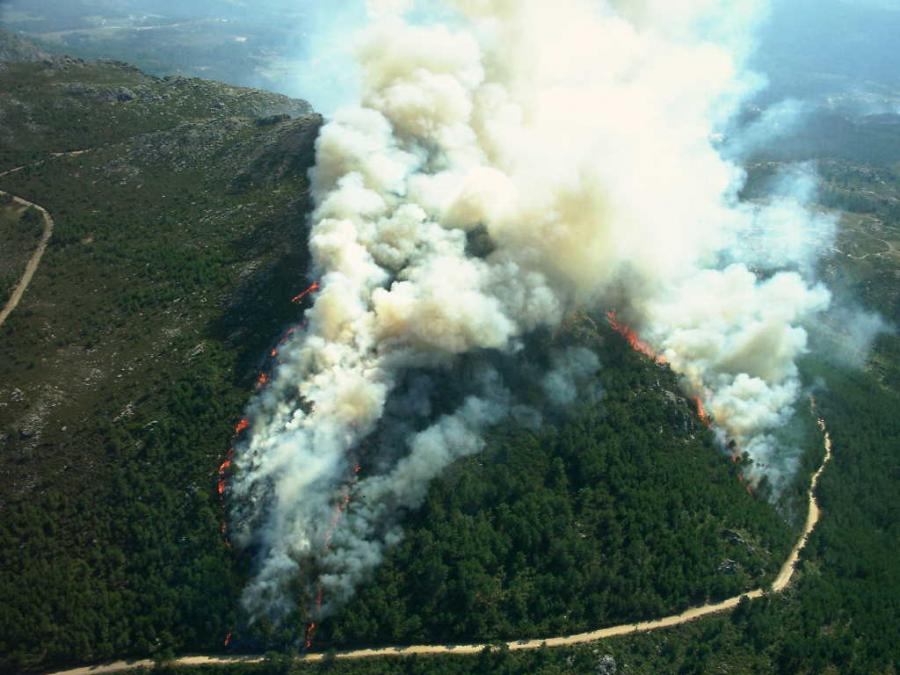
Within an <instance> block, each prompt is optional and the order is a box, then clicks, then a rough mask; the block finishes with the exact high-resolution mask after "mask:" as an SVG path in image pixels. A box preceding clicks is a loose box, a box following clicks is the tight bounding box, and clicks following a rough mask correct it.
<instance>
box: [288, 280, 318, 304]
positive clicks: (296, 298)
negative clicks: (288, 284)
mask: <svg viewBox="0 0 900 675" xmlns="http://www.w3.org/2000/svg"><path fill="white" fill-rule="evenodd" d="M317 290H319V282H318V281H314V282H312V284H310V286H309V288H307V289H306V290H305V291H302V292H301V293H298V294H297V295H295V296H294V297H293V298H291V302H293V303H294V304H297V303H298V302H300V301H301V300H303V298H305V297H306V296H307V295H309V294H310V293H315V292H316V291H317Z"/></svg>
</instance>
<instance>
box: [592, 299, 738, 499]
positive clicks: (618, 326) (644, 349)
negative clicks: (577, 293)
mask: <svg viewBox="0 0 900 675" xmlns="http://www.w3.org/2000/svg"><path fill="white" fill-rule="evenodd" d="M606 320H607V321H608V322H609V325H610V327H611V328H612V329H613V330H614V331H616V332H617V333H618V334H619V335H621V336H622V337H624V338H625V340H627V341H628V344H629V346H630V347H631V348H632V349H633V350H634V351H636V352H638V353H639V354H643V355H644V356H646V357H648V358H649V359H652V360H653V361H655V362H656V363H658V364H659V365H665V364H666V363H667V361H666V357H664V356H661V355H659V354H657V353H656V351H655V350H654V349H653V347H651V346H650V345H649V344H647V343H646V342H644V341H643V340H641V338H640V337H638V334H637V333H635V332H634V331H633V330H632V329H631V327H630V326H629V325H628V324H625V323H622V322H621V321H619V318H618V315H617V314H616V312H615V310H610V311H608V312H607V313H606ZM694 404H695V405H696V406H697V417H699V418H700V421H701V422H703V424H705V425H706V426H707V427H712V419H711V418H710V416H709V413H708V412H707V411H706V407H705V406H704V405H703V401H702V399H701V398H700V397H699V396H695V397H694ZM731 461H732V462H734V463H735V464H737V463H738V462H740V461H741V456H740V454H739V453H738V451H737V449H735V451H734V454H733V455H732V457H731ZM738 480H739V481H740V483H741V485H743V486H744V489H745V490H746V491H747V494H748V495H750V496H751V497H753V496H755V494H754V491H753V483H752V482H751V481H750V480H748V479H747V478H746V477H745V476H744V474H743V472H741V473H739V474H738Z"/></svg>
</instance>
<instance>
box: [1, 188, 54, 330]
mask: <svg viewBox="0 0 900 675" xmlns="http://www.w3.org/2000/svg"><path fill="white" fill-rule="evenodd" d="M7 173H9V172H7ZM0 196H3V197H7V196H9V197H12V199H13V201H14V202H15V203H16V204H19V205H20V206H24V207H25V208H29V207H31V208H34V209H36V210H37V211H38V213H40V214H41V217H42V218H43V219H44V232H43V234H41V240H40V242H38V245H37V248H36V249H35V250H34V253H32V254H31V258H29V260H28V264H27V265H26V266H25V272H24V273H23V274H22V278H21V279H19V283H18V284H16V287H15V289H14V290H13V292H12V295H11V296H10V297H9V300H8V301H7V302H6V305H5V306H4V307H3V309H0V327H2V326H3V324H4V323H5V322H6V319H7V317H8V316H9V315H10V314H12V311H13V310H14V309H15V308H16V306H17V305H18V304H19V301H20V300H21V299H22V296H23V295H25V291H27V290H28V284H30V283H31V278H32V277H33V276H34V273H35V272H36V271H37V268H38V265H40V264H41V258H43V257H44V251H46V250H47V244H48V243H49V242H50V237H52V236H53V218H51V217H50V214H49V213H47V210H46V209H45V208H44V207H43V206H38V205H37V204H33V203H32V202H29V201H27V200H25V199H22V198H21V197H16V196H14V195H10V194H9V193H8V192H3V191H2V190H0Z"/></svg>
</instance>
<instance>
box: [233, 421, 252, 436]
mask: <svg viewBox="0 0 900 675" xmlns="http://www.w3.org/2000/svg"><path fill="white" fill-rule="evenodd" d="M249 427H250V420H248V419H247V418H244V419H242V420H241V421H240V422H238V423H237V424H235V425H234V433H235V434H239V433H241V432H242V431H245V430H246V429H247V428H249Z"/></svg>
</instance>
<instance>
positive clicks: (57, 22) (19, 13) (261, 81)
mask: <svg viewBox="0 0 900 675" xmlns="http://www.w3.org/2000/svg"><path fill="white" fill-rule="evenodd" d="M363 2H364V0H0V25H2V26H4V27H6V28H10V29H13V30H18V31H24V32H27V33H30V34H33V35H38V36H40V37H42V38H43V39H44V40H46V41H48V42H50V43H52V44H55V45H56V46H57V48H58V49H60V50H63V51H68V52H74V53H78V54H79V55H83V56H109V57H113V58H119V59H122V60H127V61H131V62H134V63H137V64H138V65H139V66H141V67H143V68H145V69H147V70H149V71H151V72H153V73H155V74H165V73H172V72H181V73H184V74H188V75H198V76H203V77H209V78H213V79H221V80H225V81H229V82H233V83H236V84H242V85H248V86H257V87H265V88H268V89H274V90H277V91H281V92H284V93H287V94H290V95H292V96H298V97H303V98H307V99H309V100H310V101H311V102H312V103H313V104H314V105H315V106H316V107H317V108H318V109H320V110H322V111H324V112H326V113H327V112H330V111H331V110H332V109H333V108H334V107H335V106H336V105H337V104H338V103H339V102H341V101H342V100H345V99H346V98H348V97H349V96H351V95H352V91H353V89H354V72H353V68H352V66H351V65H350V63H349V61H348V59H347V58H346V53H347V48H348V41H346V40H344V41H341V40H338V39H335V36H347V35H349V34H350V33H351V31H352V28H353V27H354V26H358V25H359V23H360V21H361V19H362V6H363ZM898 35H900V0H853V1H852V2H851V1H849V0H846V1H845V0H776V2H775V10H774V12H773V17H772V20H771V22H770V23H769V24H768V26H767V27H766V29H765V30H764V32H763V35H762V43H761V49H760V51H759V56H758V58H757V66H758V68H759V69H760V70H763V71H764V72H765V73H766V74H767V75H768V76H769V77H770V79H771V80H772V91H773V97H774V98H782V97H784V96H786V95H794V96H812V95H821V94H823V93H830V92H832V91H835V90H840V89H848V88H849V89H852V88H855V87H860V86H865V87H870V88H871V85H873V84H887V85H889V86H890V87H892V88H893V90H894V91H895V92H896V91H898V90H900V66H898V64H897V62H898V59H897V36H898Z"/></svg>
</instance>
